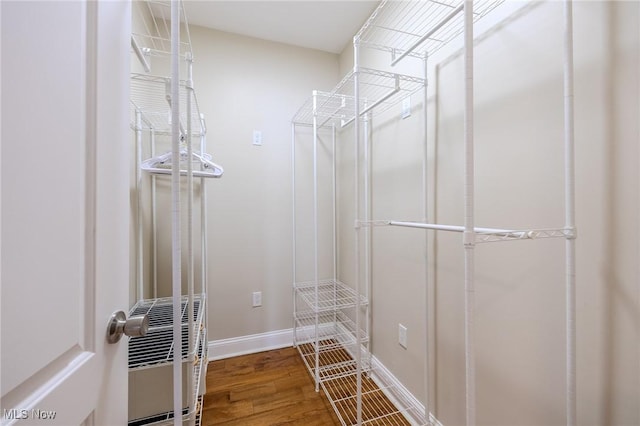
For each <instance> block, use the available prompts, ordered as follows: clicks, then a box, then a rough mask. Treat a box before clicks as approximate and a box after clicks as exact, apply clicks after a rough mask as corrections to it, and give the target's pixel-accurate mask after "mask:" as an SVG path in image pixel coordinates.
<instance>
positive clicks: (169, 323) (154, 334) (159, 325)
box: [129, 295, 204, 370]
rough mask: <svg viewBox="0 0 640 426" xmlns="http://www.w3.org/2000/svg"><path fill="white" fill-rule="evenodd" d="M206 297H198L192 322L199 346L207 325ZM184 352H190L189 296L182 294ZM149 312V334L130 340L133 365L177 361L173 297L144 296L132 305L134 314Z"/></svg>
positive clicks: (135, 366)
mask: <svg viewBox="0 0 640 426" xmlns="http://www.w3.org/2000/svg"><path fill="white" fill-rule="evenodd" d="M203 307H204V297H203V296H202V295H198V296H196V297H194V302H193V309H194V312H193V317H194V319H195V321H194V324H193V325H192V327H193V330H194V333H196V334H195V336H197V338H196V343H195V347H196V348H198V347H199V345H201V344H202V342H200V339H201V336H202V333H201V331H202V330H203V328H204V325H203V312H204V309H203ZM181 311H182V320H181V322H182V356H183V357H186V356H187V355H188V349H189V348H188V344H187V343H188V324H187V317H188V315H187V314H188V313H187V299H186V297H183V298H182V303H181ZM143 314H147V315H148V316H149V331H148V332H147V334H146V335H145V336H141V337H132V338H131V339H130V340H129V369H130V370H132V369H139V368H149V367H153V366H155V365H157V364H164V363H170V362H173V357H174V353H173V299H171V298H162V299H151V300H141V301H139V302H138V303H136V304H135V305H134V307H133V308H131V312H130V315H143Z"/></svg>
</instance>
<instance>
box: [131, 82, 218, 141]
mask: <svg viewBox="0 0 640 426" xmlns="http://www.w3.org/2000/svg"><path fill="white" fill-rule="evenodd" d="M186 84H187V83H186V82H185V81H180V104H179V108H180V131H181V132H182V133H183V134H186V131H187V122H188V120H191V134H192V136H201V135H204V134H205V133H206V125H205V123H204V119H203V118H202V116H201V114H200V107H199V106H198V99H197V97H196V94H195V91H193V90H189V89H188V88H187V85H186ZM170 85H171V79H170V78H168V77H161V76H154V75H149V74H140V73H132V74H131V95H130V102H131V127H132V128H133V129H136V128H137V125H136V114H135V113H136V111H139V112H140V113H141V114H142V117H141V118H142V123H141V126H142V129H143V130H153V131H154V132H155V133H156V134H171V105H170V103H169V100H168V99H170V98H171V96H170V90H169V86H170ZM188 96H191V115H190V117H187V97H188Z"/></svg>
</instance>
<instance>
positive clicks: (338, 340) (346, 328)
mask: <svg viewBox="0 0 640 426" xmlns="http://www.w3.org/2000/svg"><path fill="white" fill-rule="evenodd" d="M295 319H296V328H295V333H296V335H295V341H296V343H301V344H304V343H308V344H310V345H312V346H313V348H314V350H316V349H317V350H318V351H331V350H334V349H336V348H341V347H344V346H349V345H352V344H354V343H355V341H356V324H355V323H354V322H353V320H352V319H351V318H349V317H348V316H347V315H346V314H345V313H344V312H342V311H338V312H325V313H321V314H317V313H314V312H313V311H306V312H296V318H295ZM316 330H317V336H318V341H319V342H320V343H319V344H318V345H317V348H316ZM368 341H369V336H368V335H367V332H366V331H365V330H362V329H360V343H361V344H363V343H366V342H368Z"/></svg>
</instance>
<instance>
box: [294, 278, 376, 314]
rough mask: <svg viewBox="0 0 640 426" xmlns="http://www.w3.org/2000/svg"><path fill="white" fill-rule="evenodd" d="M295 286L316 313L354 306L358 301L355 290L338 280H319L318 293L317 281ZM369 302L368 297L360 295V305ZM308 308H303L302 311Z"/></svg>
mask: <svg viewBox="0 0 640 426" xmlns="http://www.w3.org/2000/svg"><path fill="white" fill-rule="evenodd" d="M294 288H295V292H296V296H297V297H298V298H299V299H300V301H301V302H303V303H304V304H305V306H306V307H307V309H308V310H310V311H312V312H314V313H317V312H329V311H335V310H338V309H345V308H352V307H354V306H356V304H357V303H358V298H357V297H356V292H355V290H354V289H352V288H351V287H349V286H347V285H345V284H344V283H342V282H340V281H336V280H322V281H319V282H318V283H317V293H316V282H315V281H307V282H302V283H297V284H295V285H294ZM367 303H368V301H367V299H366V298H365V297H364V296H362V295H360V305H361V306H365V305H366V304H367ZM307 309H304V308H303V309H301V310H300V311H305V310H307Z"/></svg>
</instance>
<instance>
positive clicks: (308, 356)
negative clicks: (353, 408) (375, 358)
mask: <svg viewBox="0 0 640 426" xmlns="http://www.w3.org/2000/svg"><path fill="white" fill-rule="evenodd" d="M318 343H319V345H320V347H321V349H320V350H319V351H318V352H316V350H315V345H313V344H311V343H303V344H299V345H298V346H297V347H298V352H300V355H301V356H302V360H303V361H304V364H305V366H306V367H307V370H308V371H309V374H311V376H312V377H313V378H314V380H315V379H316V354H317V355H318V361H319V362H318V368H317V371H318V376H317V377H318V380H319V382H323V381H325V380H331V379H335V378H338V377H347V376H353V375H355V374H357V364H356V360H355V359H354V358H353V357H352V356H351V355H350V353H349V352H348V351H347V348H346V347H344V345H341V344H338V342H336V341H335V340H333V339H324V340H321V341H319V342H318ZM325 348H327V349H325ZM361 368H362V371H369V369H370V362H369V357H368V356H365V355H364V354H363V356H362V367H361Z"/></svg>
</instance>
